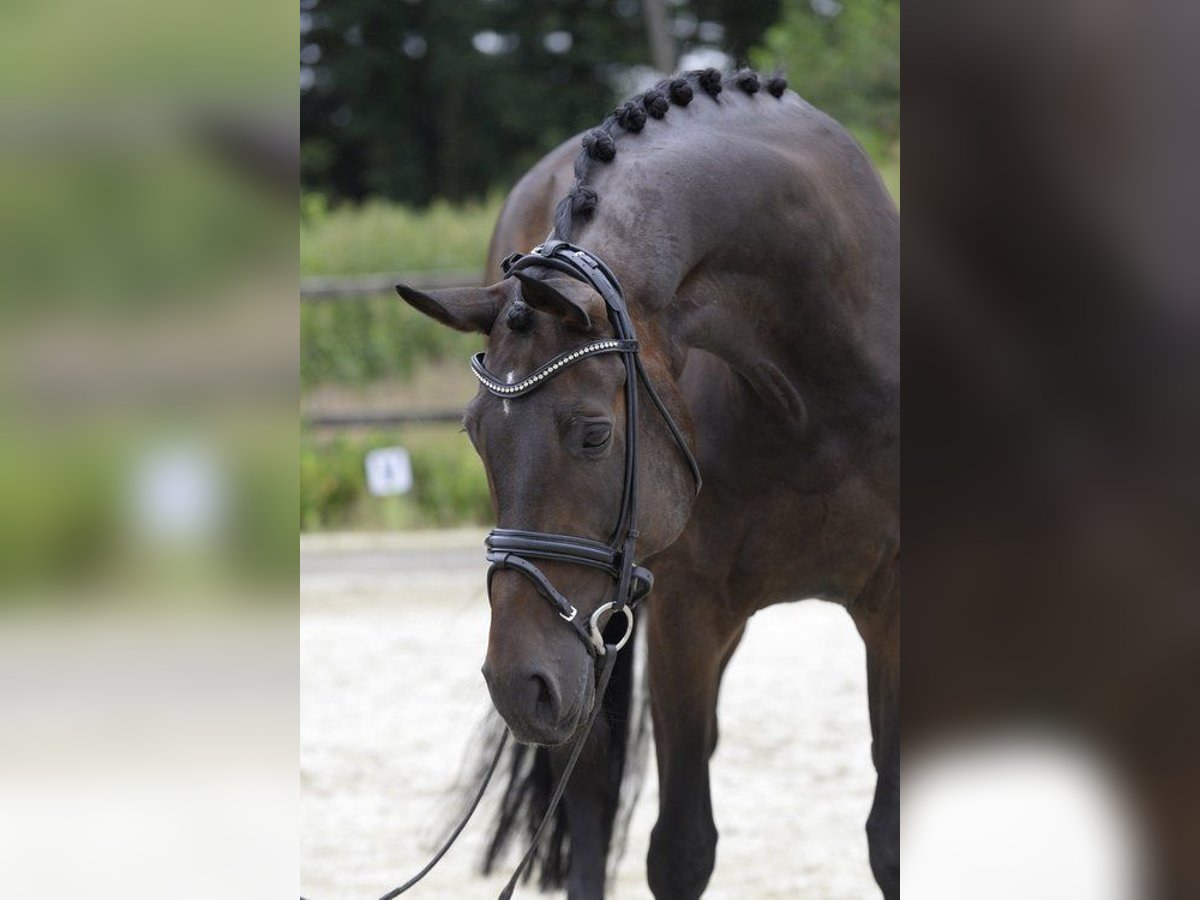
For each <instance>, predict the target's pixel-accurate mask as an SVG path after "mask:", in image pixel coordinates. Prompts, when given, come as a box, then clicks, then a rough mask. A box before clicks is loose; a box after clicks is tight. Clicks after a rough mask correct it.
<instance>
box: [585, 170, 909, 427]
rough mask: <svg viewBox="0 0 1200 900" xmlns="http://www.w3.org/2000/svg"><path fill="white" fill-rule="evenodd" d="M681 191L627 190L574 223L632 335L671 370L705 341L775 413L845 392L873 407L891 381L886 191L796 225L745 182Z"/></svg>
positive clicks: (894, 284) (832, 400)
mask: <svg viewBox="0 0 1200 900" xmlns="http://www.w3.org/2000/svg"><path fill="white" fill-rule="evenodd" d="M692 196H693V198H695V199H694V200H693V202H689V201H688V198H687V195H683V196H682V197H681V198H680V199H677V200H675V201H673V203H672V204H670V207H669V208H668V206H667V205H666V204H654V203H643V204H635V205H634V206H633V207H631V208H628V209H626V210H621V211H618V213H617V214H614V215H611V216H609V217H598V218H597V221H596V222H595V223H594V224H593V225H592V226H591V227H589V228H587V229H586V232H585V233H583V234H582V235H581V238H580V241H579V242H580V243H581V244H583V245H585V246H587V247H588V248H589V249H592V250H593V251H594V252H596V253H597V254H599V255H600V257H601V258H602V259H604V260H606V261H607V262H608V263H609V265H610V266H611V267H612V268H613V270H614V271H615V272H616V273H617V275H618V277H619V278H620V279H621V280H622V283H623V285H624V287H625V293H626V296H627V298H628V301H629V306H630V312H631V315H632V316H633V318H634V320H635V322H636V323H638V330H639V336H642V335H646V337H644V338H643V342H644V343H646V342H647V341H648V340H649V341H652V342H654V343H655V344H656V349H657V350H658V351H659V352H663V353H665V354H666V355H667V357H668V358H669V359H670V360H671V365H672V367H673V368H674V369H675V371H676V374H679V372H680V371H681V368H682V366H683V364H684V362H685V360H686V356H687V350H688V349H690V348H696V349H699V350H704V351H707V352H709V353H712V354H714V355H715V356H717V357H719V358H720V359H722V360H723V361H724V362H725V363H726V364H727V365H728V366H729V367H730V368H731V369H732V370H733V371H734V372H737V373H738V374H739V375H741V376H743V378H744V379H745V381H746V382H747V383H748V384H749V385H750V386H751V387H752V388H753V389H754V391H755V393H757V394H758V395H759V396H760V397H763V398H766V399H767V401H768V404H767V405H768V407H770V408H773V409H775V411H777V412H779V413H780V414H781V415H785V416H789V417H793V418H794V417H797V416H799V415H802V413H800V412H798V410H803V411H804V412H803V415H808V414H811V413H812V412H814V411H819V410H820V409H821V408H822V407H828V408H830V409H836V408H841V409H842V410H845V409H846V404H847V403H848V402H849V403H850V404H851V406H854V405H857V404H865V406H866V407H870V410H871V413H870V414H877V413H878V410H879V407H880V405H881V404H887V403H889V402H890V400H889V399H888V398H892V397H894V396H895V384H896V383H897V382H898V355H897V353H896V352H895V351H896V348H897V347H898V343H899V335H898V324H897V323H896V318H897V316H896V303H897V296H898V279H899V272H898V235H897V234H896V222H895V216H894V211H890V210H889V208H888V201H886V198H884V201H883V203H876V204H874V205H873V206H871V205H866V206H864V207H863V208H861V209H859V210H857V211H856V215H853V216H850V217H846V216H845V215H844V214H842V215H840V218H838V220H837V221H832V214H831V218H824V219H823V218H822V217H819V216H818V217H809V220H810V221H811V224H810V225H809V224H803V225H802V226H801V227H799V228H798V227H797V226H796V225H795V221H794V217H793V216H792V215H791V212H790V210H788V209H787V208H777V209H775V210H771V209H770V208H769V206H764V201H765V200H766V199H767V198H765V197H764V196H762V195H758V196H755V195H754V193H753V192H752V191H738V192H730V193H725V194H722V195H720V200H719V202H714V199H713V197H712V196H708V197H702V198H700V197H697V196H696V194H694V193H693V195H692ZM697 201H698V202H697ZM622 213H623V214H622ZM889 213H890V214H889ZM831 221H832V224H831ZM720 222H735V223H739V227H738V228H737V229H736V233H729V232H728V231H727V230H725V229H723V228H714V227H713V223H720ZM631 225H632V227H631ZM893 248H895V250H893ZM800 397H803V400H801V399H800ZM850 397H853V398H857V399H856V400H854V401H849V400H848V399H847V398H850ZM863 412H864V413H866V412H867V409H866V408H864V410H863Z"/></svg>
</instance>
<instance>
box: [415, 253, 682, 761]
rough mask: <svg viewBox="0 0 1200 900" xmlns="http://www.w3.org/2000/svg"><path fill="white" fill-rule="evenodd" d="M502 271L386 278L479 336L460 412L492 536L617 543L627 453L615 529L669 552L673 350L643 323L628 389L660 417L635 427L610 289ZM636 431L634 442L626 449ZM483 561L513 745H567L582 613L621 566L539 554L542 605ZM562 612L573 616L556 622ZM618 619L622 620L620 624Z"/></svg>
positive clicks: (491, 678)
mask: <svg viewBox="0 0 1200 900" xmlns="http://www.w3.org/2000/svg"><path fill="white" fill-rule="evenodd" d="M513 274H514V277H509V278H506V279H504V280H503V281H501V282H499V283H497V284H494V285H491V286H490V287H486V288H461V289H453V290H444V291H436V292H429V293H425V292H422V291H418V290H415V289H413V288H410V287H407V286H405V285H399V286H398V287H397V290H398V292H399V294H400V296H401V297H402V298H403V299H404V300H405V301H407V302H408V303H409V304H411V305H412V306H413V307H415V308H416V309H418V310H419V311H421V312H422V313H425V314H426V315H428V316H431V317H432V318H434V319H436V320H437V321H439V322H442V323H443V324H445V325H448V326H449V327H451V328H456V329H459V330H462V331H475V332H480V333H482V334H484V335H486V336H487V341H486V345H485V351H484V353H483V354H482V357H477V361H476V373H477V375H478V377H479V378H480V381H481V387H480V390H479V393H478V394H477V395H476V396H475V398H474V399H473V400H472V401H471V402H470V404H469V405H468V406H467V409H466V413H465V415H464V417H463V423H464V426H465V430H466V433H467V435H468V436H469V438H470V440H471V443H472V444H473V445H474V447H475V449H476V451H477V452H478V453H479V455H480V457H481V458H482V460H483V464H484V468H485V470H486V472H487V478H488V486H489V489H490V492H491V497H492V503H493V508H494V511H495V514H496V521H497V525H498V530H497V531H496V532H493V535H496V534H500V533H501V531H500V530H510V531H509V533H528V534H531V535H534V536H542V537H546V536H550V537H553V536H570V540H580V539H581V542H582V543H585V544H586V543H588V542H594V543H595V544H596V545H597V546H598V547H600V548H604V547H611V548H612V549H613V551H614V552H616V553H618V554H619V552H620V551H621V549H622V548H621V546H620V544H621V541H622V540H623V539H625V538H627V536H628V535H627V533H626V534H618V532H619V531H621V530H622V527H623V526H622V524H621V522H622V519H623V518H624V513H625V510H626V505H627V502H628V496H629V494H630V491H629V487H628V485H629V471H628V470H627V459H628V458H629V456H630V454H632V455H633V457H634V458H633V460H632V463H631V465H632V468H633V470H634V472H635V476H634V477H635V479H636V481H635V484H636V485H637V487H636V490H635V491H633V494H634V496H636V509H637V512H636V521H631V522H630V523H628V525H627V526H626V532H627V531H628V529H634V531H633V535H634V537H636V546H637V555H638V557H639V560H640V559H643V558H645V557H647V556H650V555H652V554H654V553H656V552H658V551H660V550H662V549H664V548H665V547H667V546H668V545H670V544H671V543H672V542H673V541H674V540H675V539H676V537H678V535H679V534H680V532H681V531H682V530H683V527H684V525H685V523H686V522H687V519H688V517H689V515H690V512H691V506H692V501H693V499H694V497H695V487H696V486H695V483H694V481H693V472H692V470H691V469H690V468H689V466H688V465H687V461H688V460H689V459H690V457H689V456H686V446H685V445H683V443H682V441H683V438H682V437H681V436H680V435H678V434H676V433H675V432H674V429H675V426H674V425H673V424H672V423H671V420H672V419H674V420H675V421H679V422H681V423H683V426H684V429H686V428H687V424H686V423H687V414H686V407H685V405H684V401H683V398H682V395H681V393H680V391H679V388H678V385H677V384H676V381H675V374H677V372H678V369H679V368H680V365H679V362H680V361H679V360H675V361H674V363H673V362H672V360H671V359H670V358H669V354H668V352H667V348H666V347H665V346H660V344H665V343H666V342H663V341H660V340H657V339H656V337H655V336H656V334H657V331H656V330H655V329H654V328H653V327H650V326H649V325H647V327H644V328H643V327H641V326H639V329H640V331H641V333H640V334H639V338H641V341H640V350H639V351H638V355H639V356H640V365H641V366H642V367H643V369H644V373H645V374H644V379H643V378H639V377H637V376H636V375H635V376H633V383H634V391H635V393H636V392H639V391H640V392H641V394H642V395H645V394H647V393H648V392H649V391H650V390H651V388H650V385H652V386H653V391H654V392H656V393H657V394H658V398H657V399H661V402H662V406H663V407H664V409H663V413H664V414H663V415H662V416H660V415H659V414H658V411H656V410H655V405H657V403H655V404H649V403H637V410H638V414H637V419H638V421H637V422H636V426H637V427H635V428H633V429H630V428H629V427H628V424H629V423H628V422H627V410H628V402H629V394H628V393H627V383H628V382H629V380H630V375H631V372H633V371H634V366H633V365H632V364H627V363H626V361H625V360H624V359H623V353H625V352H632V351H629V350H628V349H621V348H620V347H613V346H609V345H621V347H626V348H627V347H628V345H630V344H632V342H625V343H624V344H622V342H621V341H618V340H615V338H616V337H618V336H617V335H615V334H614V323H613V321H611V320H610V316H609V309H608V306H607V305H606V302H605V299H604V298H603V297H602V296H601V295H600V294H599V293H598V292H597V291H596V290H595V289H594V288H593V287H592V286H589V285H588V284H586V283H584V282H582V281H579V280H576V279H574V278H570V277H564V276H563V275H561V274H560V273H558V272H555V271H553V270H551V269H542V268H538V267H535V268H533V269H532V270H531V269H529V268H527V269H525V270H524V271H520V272H515V273H513ZM548 364H549V365H548ZM547 370H549V371H547ZM539 373H543V374H539ZM639 381H644V383H643V384H638V382H639ZM652 399H656V398H653V397H652ZM635 400H636V397H635ZM668 425H670V427H668ZM631 435H632V436H633V437H632V439H633V440H635V441H636V446H635V447H630V446H628V444H629V443H630V440H631ZM677 442H678V443H677ZM681 446H683V447H684V451H685V453H681V452H680V447H681ZM614 529H616V530H614ZM628 546H630V547H632V546H633V545H632V543H630V544H629V545H628ZM585 549H586V548H585ZM576 556H578V553H576ZM489 558H490V559H492V560H493V562H494V563H496V562H497V560H500V563H499V564H497V565H495V566H494V569H493V572H492V575H491V576H490V577H489V601H490V604H491V628H490V632H489V637H488V649H487V656H486V659H485V661H484V664H483V675H484V678H485V680H486V682H487V685H488V690H489V691H490V693H491V696H492V701H493V703H494V704H495V706H496V709H497V710H498V711H499V712H500V714H501V715H502V716H503V718H504V720H505V721H506V722H507V724H508V726H509V728H510V729H511V731H512V733H513V735H514V736H515V737H516V738H517V739H518V740H521V741H524V742H527V743H534V744H540V745H545V746H555V745H559V744H562V743H565V742H566V741H568V740H570V739H571V738H572V736H573V735H575V733H576V730H577V729H578V727H579V726H580V725H581V724H582V723H583V722H584V721H585V720H586V718H587V713H588V711H589V710H590V709H591V707H592V704H593V700H594V696H595V677H594V675H595V671H596V669H595V666H594V665H593V657H594V656H595V655H596V653H595V650H594V649H593V648H592V647H589V645H588V642H587V641H586V640H583V641H581V640H579V635H580V634H586V632H585V631H584V630H582V629H583V628H584V627H585V626H581V625H580V623H586V622H588V621H589V620H590V618H591V616H592V614H593V612H596V611H597V610H598V609H600V608H601V607H603V606H604V605H605V604H606V603H607V602H609V601H610V600H611V599H612V598H613V596H614V594H615V592H616V590H617V588H616V585H617V582H618V577H617V576H616V575H614V574H613V573H612V572H611V571H605V570H604V568H603V566H598V567H593V566H590V565H586V564H583V565H581V564H579V562H578V560H577V559H576V560H573V561H572V560H564V559H555V558H554V557H553V554H551V555H548V556H547V555H542V556H539V557H537V559H536V571H537V572H538V576H539V577H541V579H542V581H541V582H540V583H541V584H543V585H544V586H545V587H546V588H548V589H549V591H550V592H557V594H558V595H559V596H558V597H557V598H556V599H555V600H554V601H553V602H551V603H547V602H546V600H547V598H548V594H547V592H546V590H539V586H538V585H539V582H538V581H537V580H536V579H535V578H531V577H529V576H528V572H527V571H526V572H525V573H522V572H520V571H517V570H515V569H514V568H512V567H509V566H506V565H504V564H503V561H504V557H503V556H502V555H497V553H496V551H495V548H494V547H493V553H492V554H491V555H490V556H489ZM616 558H617V559H619V558H620V557H619V555H618V556H617V557H616ZM639 571H642V570H639ZM647 586H648V585H647ZM556 603H557V604H558V605H555V604H556ZM563 604H565V606H564V605H563ZM576 616H578V620H576V619H575V617H576ZM564 619H565V620H567V621H568V622H572V621H574V627H565V626H564ZM604 624H605V623H604V622H603V621H600V622H599V624H598V628H601V629H602V628H603V627H604ZM613 625H614V627H615V628H618V631H619V629H620V627H623V626H624V622H621V621H616V622H614V623H613ZM573 631H574V632H576V633H572V632H573ZM600 652H601V653H602V652H603V645H602V644H601V647H600Z"/></svg>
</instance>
